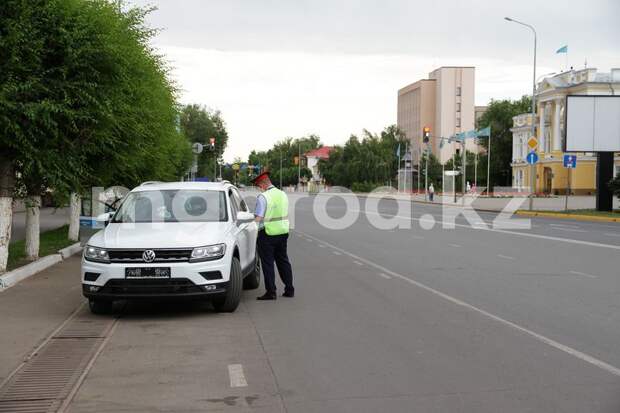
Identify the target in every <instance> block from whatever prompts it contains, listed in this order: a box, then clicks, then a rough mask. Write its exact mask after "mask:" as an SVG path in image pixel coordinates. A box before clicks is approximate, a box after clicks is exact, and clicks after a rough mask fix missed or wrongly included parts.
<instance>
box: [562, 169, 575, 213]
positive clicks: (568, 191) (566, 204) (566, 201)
mask: <svg viewBox="0 0 620 413" xmlns="http://www.w3.org/2000/svg"><path fill="white" fill-rule="evenodd" d="M572 169H573V168H568V178H567V179H568V182H567V188H566V199H565V201H564V211H568V195H569V194H570V184H571V182H570V178H571V176H570V175H571V170H572Z"/></svg>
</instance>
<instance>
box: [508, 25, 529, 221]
mask: <svg viewBox="0 0 620 413" xmlns="http://www.w3.org/2000/svg"><path fill="white" fill-rule="evenodd" d="M504 19H505V20H507V21H509V22H512V23H517V24H520V25H521V26H525V27H527V28H528V29H530V30H531V31H532V33H534V75H533V77H532V120H531V123H532V136H536V102H535V100H536V29H534V26H532V25H530V24H527V23H523V22H520V21H518V20H515V19H511V18H510V17H504ZM530 187H531V188H530V189H531V191H532V193H531V194H530V211H531V210H532V209H534V195H535V194H536V165H535V164H531V165H530Z"/></svg>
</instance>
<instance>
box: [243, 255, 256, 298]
mask: <svg viewBox="0 0 620 413" xmlns="http://www.w3.org/2000/svg"><path fill="white" fill-rule="evenodd" d="M259 285H260V259H259V258H258V257H256V258H255V262H254V269H253V270H252V272H251V273H249V274H248V276H247V277H245V279H244V280H243V289H244V290H256V289H257V288H258V287H259Z"/></svg>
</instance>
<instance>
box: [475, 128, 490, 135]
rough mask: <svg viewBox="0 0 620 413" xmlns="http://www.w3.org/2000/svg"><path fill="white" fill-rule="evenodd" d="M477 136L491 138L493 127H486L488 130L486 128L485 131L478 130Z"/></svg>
mask: <svg viewBox="0 0 620 413" xmlns="http://www.w3.org/2000/svg"><path fill="white" fill-rule="evenodd" d="M477 135H478V136H490V135H491V127H490V126H487V127H486V128H484V129H480V130H478V133H477Z"/></svg>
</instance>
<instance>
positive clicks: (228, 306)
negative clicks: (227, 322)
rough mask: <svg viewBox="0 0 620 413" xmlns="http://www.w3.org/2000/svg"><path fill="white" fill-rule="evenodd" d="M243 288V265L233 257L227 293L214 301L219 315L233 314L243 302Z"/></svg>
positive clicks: (214, 306)
mask: <svg viewBox="0 0 620 413" xmlns="http://www.w3.org/2000/svg"><path fill="white" fill-rule="evenodd" d="M242 287H243V277H242V275H241V264H240V263H239V258H237V257H233V258H232V263H231V264H230V280H229V281H228V288H227V289H226V292H225V293H224V294H222V295H221V296H220V297H217V298H214V299H213V301H212V304H213V308H215V311H217V312H219V313H232V312H233V311H235V310H236V309H237V306H239V302H240V301H241V289H242Z"/></svg>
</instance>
